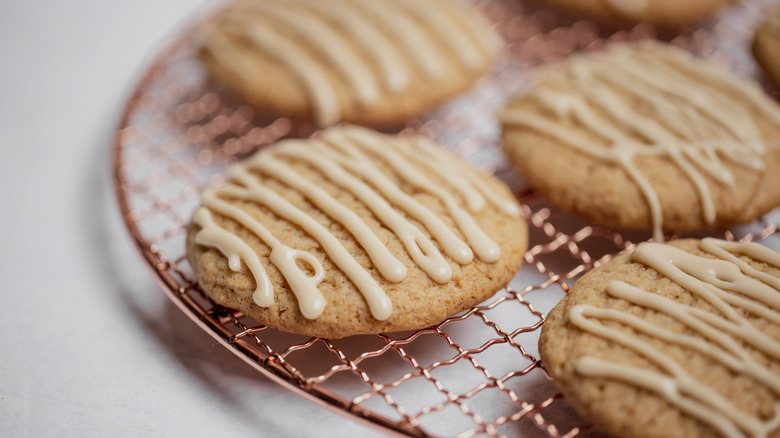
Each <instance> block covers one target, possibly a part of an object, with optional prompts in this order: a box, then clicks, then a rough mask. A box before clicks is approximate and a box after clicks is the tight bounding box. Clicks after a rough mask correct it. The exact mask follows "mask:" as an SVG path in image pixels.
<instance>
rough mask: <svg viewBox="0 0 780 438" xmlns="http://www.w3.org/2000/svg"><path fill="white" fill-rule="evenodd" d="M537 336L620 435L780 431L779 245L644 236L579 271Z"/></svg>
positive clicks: (580, 404) (563, 385)
mask: <svg viewBox="0 0 780 438" xmlns="http://www.w3.org/2000/svg"><path fill="white" fill-rule="evenodd" d="M539 348H540V352H541V357H542V361H543V363H544V367H545V369H546V370H547V372H548V373H549V374H550V376H552V378H553V379H554V380H555V383H556V385H557V386H558V387H559V388H560V390H561V392H562V393H563V394H564V397H565V398H566V400H568V401H569V402H570V403H571V404H572V406H574V407H575V408H576V410H577V411H579V412H580V413H581V414H582V415H583V416H584V417H585V418H586V419H588V420H589V421H591V422H592V423H593V425H594V426H595V427H596V429H597V430H600V431H602V432H605V433H608V434H610V435H612V436H616V437H618V436H631V437H661V438H673V437H685V438H692V437H716V436H724V437H726V436H728V437H748V436H750V437H758V436H763V437H777V436H780V253H777V252H775V251H773V250H771V249H769V248H767V247H765V246H762V245H760V244H758V243H734V242H727V241H723V240H718V239H712V238H707V239H704V240H693V239H690V240H680V241H674V242H671V243H669V244H666V245H665V244H661V243H648V242H646V243H642V244H640V245H639V246H638V247H637V248H636V251H634V252H633V253H632V254H625V255H622V256H619V257H617V258H615V259H613V260H611V261H609V262H607V263H605V264H604V265H602V266H600V267H598V268H596V269H594V270H593V271H591V272H590V273H588V274H586V275H585V276H583V277H582V278H581V279H580V280H578V281H577V283H576V284H575V285H574V287H573V288H572V290H571V291H570V292H569V294H568V295H567V296H566V297H565V298H564V299H563V300H562V301H561V302H560V303H559V304H558V305H557V306H556V307H555V308H554V309H553V310H552V311H551V312H550V314H549V315H548V317H547V319H546V320H545V322H544V324H543V326H542V334H541V338H540V341H539Z"/></svg>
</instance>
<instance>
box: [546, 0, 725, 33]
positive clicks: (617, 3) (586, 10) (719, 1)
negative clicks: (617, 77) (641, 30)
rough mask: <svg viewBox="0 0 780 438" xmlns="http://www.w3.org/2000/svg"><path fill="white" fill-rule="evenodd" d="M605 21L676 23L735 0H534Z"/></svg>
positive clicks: (701, 16) (688, 21)
mask: <svg viewBox="0 0 780 438" xmlns="http://www.w3.org/2000/svg"><path fill="white" fill-rule="evenodd" d="M537 1H543V2H544V4H545V5H546V6H553V7H556V8H559V9H561V10H564V11H568V12H571V13H573V14H578V15H582V16H585V17H588V18H592V19H594V20H597V21H599V22H603V23H608V24H618V25H620V24H635V23H650V24H653V25H656V26H659V27H668V28H670V27H680V26H684V25H686V24H693V23H696V22H700V21H703V20H705V19H707V18H709V17H711V16H712V15H714V14H715V13H716V12H717V11H718V10H719V9H720V8H721V7H723V6H726V5H729V4H733V3H736V0H684V1H680V0H537Z"/></svg>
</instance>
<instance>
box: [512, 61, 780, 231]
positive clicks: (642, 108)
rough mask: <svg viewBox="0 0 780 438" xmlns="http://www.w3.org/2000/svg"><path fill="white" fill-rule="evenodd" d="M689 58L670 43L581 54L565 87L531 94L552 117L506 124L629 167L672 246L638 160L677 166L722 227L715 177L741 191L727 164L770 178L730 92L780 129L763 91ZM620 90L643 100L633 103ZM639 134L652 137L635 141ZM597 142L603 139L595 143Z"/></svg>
mask: <svg viewBox="0 0 780 438" xmlns="http://www.w3.org/2000/svg"><path fill="white" fill-rule="evenodd" d="M680 52H682V51H681V50H679V49H674V48H671V47H667V48H664V47H661V46H651V47H650V48H647V47H644V46H637V47H634V49H633V50H632V49H630V48H627V47H622V46H613V47H612V48H611V50H610V51H609V53H607V54H598V55H592V56H579V57H577V56H575V57H573V58H572V59H571V60H570V64H569V65H570V68H569V72H568V73H565V74H564V77H565V78H566V80H567V83H566V86H565V89H559V88H554V87H553V86H551V85H549V84H546V83H545V82H542V83H540V84H539V86H538V87H537V88H536V89H535V90H534V91H533V92H532V93H531V94H530V96H533V97H534V98H535V99H536V100H537V101H538V102H539V103H540V104H541V105H542V106H543V108H545V110H546V112H543V113H538V114H534V113H531V112H530V111H526V110H522V109H519V108H513V107H512V106H511V104H510V106H509V107H508V108H507V109H506V110H504V111H503V112H502V114H501V115H500V118H501V120H502V121H503V122H504V123H505V124H508V125H511V126H519V127H523V128H526V129H532V130H536V131H539V132H541V133H544V134H545V135H548V136H551V137H554V138H556V139H557V140H558V141H561V142H562V143H564V144H566V145H568V146H569V147H572V148H574V149H576V150H578V151H580V152H582V153H584V154H587V155H590V156H592V157H594V158H597V159H600V160H603V161H606V162H608V163H614V164H616V165H618V166H621V167H622V168H623V169H624V170H625V171H626V173H627V174H628V175H629V177H630V178H631V179H632V180H633V181H634V183H635V184H637V186H638V188H639V190H640V192H641V193H642V195H643V197H644V198H645V201H646V202H647V203H648V207H649V210H650V215H651V222H652V226H653V235H654V238H655V239H656V240H658V241H662V240H663V231H662V229H663V212H662V210H661V203H660V201H659V199H658V195H657V194H656V192H655V189H654V188H653V187H652V185H651V184H650V183H649V181H648V180H647V179H646V178H645V176H644V175H643V174H642V172H641V171H640V170H639V169H638V168H637V166H636V165H635V164H634V162H635V159H636V158H637V157H638V156H650V155H657V156H664V157H667V158H668V159H670V160H671V161H672V162H673V163H674V164H675V165H676V166H677V167H678V168H679V169H680V170H681V171H682V172H683V173H684V174H685V175H686V177H687V178H688V179H689V180H690V181H691V183H692V184H693V186H694V188H695V190H696V192H697V194H698V198H699V201H700V204H701V208H702V215H703V218H704V220H705V222H706V223H713V222H714V221H715V219H716V216H717V209H716V207H715V205H714V201H713V199H712V195H711V193H710V189H709V187H708V185H707V182H706V180H705V175H706V176H709V177H710V178H713V179H714V180H716V181H717V182H718V183H720V184H726V185H733V184H734V177H733V175H732V174H731V172H730V171H729V170H728V167H727V166H726V164H725V162H724V160H726V161H729V162H733V163H736V164H738V165H741V166H745V167H748V168H751V169H754V170H756V171H763V170H764V166H765V164H764V161H763V159H762V157H763V155H764V153H765V151H766V149H767V148H766V145H765V142H764V140H762V138H761V133H760V130H759V128H758V126H757V125H756V124H755V123H754V122H753V120H752V119H751V117H750V115H749V114H747V112H746V111H745V109H744V107H743V106H741V105H735V104H734V103H733V100H732V99H731V98H730V97H728V95H727V93H732V94H738V95H739V96H740V99H742V100H743V101H745V102H746V103H747V105H750V106H753V107H754V108H755V109H757V110H758V111H761V112H762V113H763V114H766V115H767V117H770V118H772V119H774V120H776V121H777V122H778V123H780V110H778V108H777V107H776V105H775V104H774V103H772V102H771V101H769V99H768V98H767V97H766V96H765V95H763V93H761V92H760V90H757V89H756V87H755V86H754V85H752V84H747V83H743V82H741V81H737V80H734V79H731V78H729V77H728V75H727V74H725V73H723V72H721V71H719V70H718V69H717V68H715V67H714V66H711V65H709V64H707V63H705V62H702V61H696V60H694V59H693V58H692V57H691V56H687V55H684V54H681V53H680ZM691 64H693V65H691ZM614 90H619V91H620V92H621V93H622V94H624V95H627V96H630V97H631V98H633V99H636V100H638V101H639V102H640V103H634V104H632V105H631V106H629V105H628V104H627V103H626V102H625V101H624V100H623V99H621V98H620V97H619V96H618V94H617V93H616V92H615V91H614ZM596 109H598V111H600V112H603V113H604V114H605V115H606V117H605V116H599V115H598V114H597V112H596V111H594V110H596ZM545 114H546V115H545ZM566 117H570V118H572V119H573V120H575V121H576V122H577V123H578V125H579V128H577V129H565V130H564V129H561V127H560V125H559V124H558V122H557V121H556V119H562V118H566ZM616 122H617V123H616ZM635 135H639V136H640V137H642V139H641V140H637V139H635V138H632V137H633V136H635ZM593 136H595V137H597V138H598V140H591V139H590V138H591V137H593Z"/></svg>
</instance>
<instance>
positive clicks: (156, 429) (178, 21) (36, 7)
mask: <svg viewBox="0 0 780 438" xmlns="http://www.w3.org/2000/svg"><path fill="white" fill-rule="evenodd" d="M205 3H206V2H204V1H202V0H197V1H192V0H188V1H185V0H167V1H152V0H136V1H132V2H114V1H109V2H107V1H98V0H71V1H52V0H44V1H39V2H22V1H14V2H12V1H3V2H0V182H2V191H0V227H1V228H0V230H1V231H0V232H2V237H0V288H1V291H2V294H3V299H2V309H3V310H2V315H0V334H1V335H2V336H0V351H2V353H1V354H0V436H17V437H27V436H30V437H44V436H99V437H107V436H170V437H184V436H209V435H211V436H217V434H230V436H254V437H256V436H279V437H299V436H315V435H316V436H350V435H352V436H372V435H379V434H378V433H376V432H374V431H372V430H369V429H367V428H365V427H363V426H362V425H359V424H357V423H355V422H353V421H351V420H348V419H346V418H344V417H342V416H340V415H338V414H335V413H332V412H330V411H328V410H326V409H323V408H321V407H319V406H317V405H315V404H313V403H311V402H310V401H308V400H305V399H303V398H301V397H299V396H298V395H296V394H293V393H291V392H289V391H287V390H285V389H283V388H282V387H280V386H279V385H277V384H276V383H274V382H272V381H270V380H268V379H266V378H265V377H263V376H262V375H260V374H259V373H257V372H255V371H254V370H253V369H251V368H250V367H249V366H248V365H246V364H245V363H243V362H242V361H240V360H239V359H238V358H236V357H234V356H233V355H232V354H230V353H229V352H228V351H227V350H226V349H224V348H223V347H222V346H220V345H219V344H217V343H216V342H215V341H214V340H212V339H211V338H210V337H209V336H208V335H207V334H205V333H204V332H202V331H201V330H200V329H199V328H197V327H196V326H195V324H193V323H192V322H191V321H190V320H189V319H187V318H186V317H185V316H184V315H183V314H181V312H179V311H178V310H177V309H176V308H175V307H174V306H173V305H172V304H171V303H170V302H168V300H167V298H165V296H164V295H163V293H162V292H161V291H160V290H159V288H158V286H157V284H156V283H155V282H154V280H153V278H152V277H151V275H150V274H149V272H148V271H147V269H146V268H145V267H144V266H143V264H142V262H141V259H140V258H139V257H138V256H137V255H136V253H135V250H134V248H133V247H132V246H131V243H130V239H129V238H128V235H127V233H126V232H125V230H124V226H123V225H122V223H121V221H120V218H119V214H118V207H117V205H116V202H115V201H114V196H113V191H112V190H113V188H112V185H111V181H110V169H109V167H110V162H109V159H110V148H111V145H112V136H113V131H114V129H115V128H116V125H117V123H118V117H119V112H120V110H121V109H122V106H123V104H124V100H125V99H126V97H127V95H128V93H129V91H130V89H131V87H132V86H133V85H134V83H135V82H136V80H137V79H138V77H139V74H140V73H141V71H142V69H143V66H144V64H145V61H147V60H148V59H149V56H151V55H152V54H153V53H154V51H155V49H156V47H157V46H158V44H159V43H161V42H162V41H164V40H165V39H166V37H170V36H171V35H172V34H174V33H175V31H176V29H178V28H179V27H180V26H181V25H182V24H184V23H186V22H187V20H188V19H190V18H191V17H192V16H193V13H194V11H196V10H198V8H200V7H201V6H202V5H203V4H205Z"/></svg>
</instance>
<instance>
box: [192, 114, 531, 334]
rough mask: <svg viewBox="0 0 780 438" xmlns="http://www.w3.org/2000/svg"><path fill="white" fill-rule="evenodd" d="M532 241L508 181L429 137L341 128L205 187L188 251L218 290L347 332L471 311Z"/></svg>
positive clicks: (231, 303)
mask: <svg viewBox="0 0 780 438" xmlns="http://www.w3.org/2000/svg"><path fill="white" fill-rule="evenodd" d="M526 245H527V229H526V226H525V222H524V220H523V219H522V217H521V216H520V209H519V206H518V204H517V201H516V200H515V198H514V196H513V195H512V193H511V192H510V191H509V189H508V188H507V187H506V186H505V185H504V184H503V183H502V182H500V181H499V180H497V179H494V178H492V177H489V176H487V175H485V174H482V173H481V172H480V171H478V170H476V169H473V168H471V167H469V166H468V165H467V164H466V163H465V162H463V161H462V160H460V159H459V158H457V157H456V156H455V155H453V154H451V153H450V152H448V151H446V150H445V149H443V148H441V147H440V146H438V145H435V144H433V143H432V142H431V141H430V140H426V139H425V138H422V137H398V136H390V135H384V134H379V133H376V132H374V131H370V130H367V129H365V128H357V127H337V128H331V129H329V130H326V131H323V132H321V136H320V137H318V138H317V139H307V140H283V141H281V142H279V143H277V144H275V145H273V146H271V147H268V148H266V149H263V150H261V151H260V152H258V153H257V154H255V155H254V156H252V157H250V158H248V159H247V160H245V161H243V162H241V163H239V164H237V165H235V166H233V167H232V168H231V169H230V171H229V179H228V181H227V182H226V183H225V184H222V185H219V186H215V187H212V188H209V189H207V190H206V191H204V192H203V194H202V196H201V207H199V208H198V209H197V210H196V211H195V213H194V215H193V219H192V222H191V226H190V228H189V233H188V236H187V256H188V259H189V262H190V264H191V265H192V266H193V268H194V270H195V273H196V275H197V277H198V282H199V284H200V287H201V288H202V289H203V290H204V291H205V292H206V293H207V294H208V295H209V296H211V297H212V298H213V299H214V300H215V301H216V302H218V303H220V304H222V305H224V306H227V307H231V308H235V309H238V310H241V311H242V312H244V313H245V314H247V315H249V316H251V317H253V318H255V319H256V320H258V321H259V322H260V323H262V324H265V325H267V326H270V327H274V328H278V329H280V330H283V331H287V332H293V333H300V334H305V335H311V336H320V337H328V338H338V337H343V336H348V335H352V334H360V333H379V332H385V331H397V330H410V329H418V328H423V327H426V326H429V325H431V324H434V323H438V322H441V321H442V320H444V319H445V318H446V317H448V316H450V315H452V314H455V313H457V312H460V311H462V310H464V309H468V308H470V307H472V306H474V305H476V304H478V303H479V302H481V301H483V300H485V299H487V298H489V297H490V296H491V295H493V294H494V293H495V292H497V291H498V290H500V289H501V288H502V287H504V286H505V285H506V284H507V283H508V282H509V280H510V279H511V278H512V277H513V276H514V274H515V273H516V271H517V270H518V268H519V267H520V264H521V263H522V259H523V253H524V251H525V248H526Z"/></svg>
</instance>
